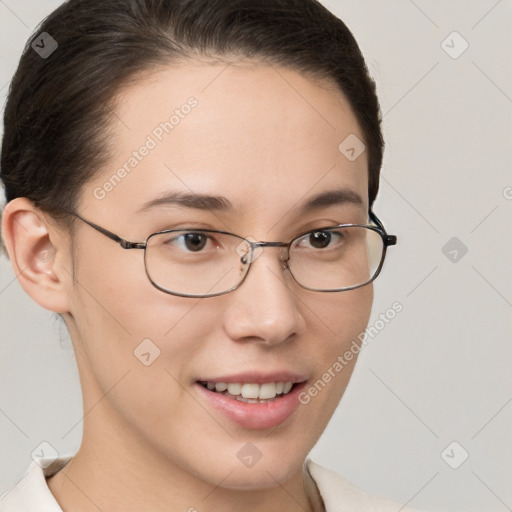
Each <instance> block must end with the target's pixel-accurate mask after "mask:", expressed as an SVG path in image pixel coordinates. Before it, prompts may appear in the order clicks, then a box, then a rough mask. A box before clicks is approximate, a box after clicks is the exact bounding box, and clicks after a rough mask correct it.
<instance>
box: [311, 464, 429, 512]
mask: <svg viewBox="0 0 512 512" xmlns="http://www.w3.org/2000/svg"><path fill="white" fill-rule="evenodd" d="M305 464H306V469H307V470H308V471H309V474H310V475H311V477H312V478H313V480H314V481H315V483H316V486H317V488H318V491H319V493H320V496H321V497H322V499H323V501H324V505H325V511H326V512H397V510H400V511H401V512H420V511H418V510H416V509H413V508H409V507H405V506H404V504H403V503H399V502H397V501H394V500H391V499H388V498H381V497H379V496H375V495H373V494H370V493H368V492H366V491H364V490H362V489H360V488H359V487H357V486H355V485H354V484H352V483H351V482H349V481H348V480H346V479H345V478H343V477H342V476H341V475H339V474H338V473H336V472H335V471H332V470H330V469H327V468H324V467H322V466H320V465H319V464H317V463H316V462H313V461H312V460H311V459H309V458H308V459H306V462H305ZM402 507H403V508H402Z"/></svg>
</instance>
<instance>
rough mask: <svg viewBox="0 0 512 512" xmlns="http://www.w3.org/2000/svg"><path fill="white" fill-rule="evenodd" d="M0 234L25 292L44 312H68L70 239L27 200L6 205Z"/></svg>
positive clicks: (21, 199) (22, 199)
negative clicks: (46, 310)
mask: <svg viewBox="0 0 512 512" xmlns="http://www.w3.org/2000/svg"><path fill="white" fill-rule="evenodd" d="M1 232H2V238H3V241H4V244H5V248H6V250H7V254H8V257H9V260H10V261H11V264H12V267H13V269H14V272H15V274H16V277H17V279H18V281H19V283H20V285H21V286H22V288H23V289H24V290H25V291H26V292H27V293H28V295H30V297H32V298H33V299H34V300H35V301H36V302H37V303H38V304H39V305H40V306H42V307H43V308H45V309H48V310H50V311H54V312H55V313H67V312H69V297H68V293H67V290H69V289H70V287H69V282H70V281H71V279H72V276H71V268H69V267H70V262H69V258H70V256H69V252H70V251H69V250H68V249H69V239H68V240H66V237H64V236H63V235H62V233H61V232H59V231H58V230H57V228H56V227H55V226H54V225H53V224H52V223H50V222H49V221H48V218H47V217H46V215H45V214H44V213H43V212H41V210H39V209H38V208H36V207H35V206H34V204H33V203H32V201H30V200H29V199H27V198H26V197H18V198H16V199H13V200H12V201H10V202H9V203H7V205H6V206H5V208H4V211H3V214H2V230H1ZM63 265H64V266H63ZM66 269H67V270H66Z"/></svg>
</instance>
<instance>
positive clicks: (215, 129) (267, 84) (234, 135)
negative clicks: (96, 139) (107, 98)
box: [86, 61, 368, 213]
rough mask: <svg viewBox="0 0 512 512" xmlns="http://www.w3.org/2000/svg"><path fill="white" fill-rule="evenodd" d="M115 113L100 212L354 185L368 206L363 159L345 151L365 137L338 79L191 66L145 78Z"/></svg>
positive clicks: (122, 97)
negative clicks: (176, 200) (207, 196)
mask: <svg viewBox="0 0 512 512" xmlns="http://www.w3.org/2000/svg"><path fill="white" fill-rule="evenodd" d="M113 114H114V115H113V117H112V123H111V127H110V134H111V136H112V137H111V140H112V141H113V157H112V159H111V160H110V162H109V163H108V166H106V167H105V169H103V170H102V173H101V174H100V175H99V176H98V177H97V178H96V179H95V180H94V182H92V183H91V184H89V186H88V187H87V188H88V192H89V194H88V197H87V198H86V200H87V201H88V203H89V204H88V206H91V207H92V208H93V209H99V210H102V209H104V208H108V207H112V208H116V209H121V210H124V211H126V213H129V212H131V211H135V210H136V209H137V207H138V206H140V205H142V204H143V203H145V202H147V201H149V200H151V199H153V198H154V196H155V194H158V193H161V192H163V191H166V190H173V191H178V192H186V193H198V194H204V193H215V194H219V195H223V196H225V197H228V198H229V199H230V201H232V202H233V203H234V204H235V206H237V207H238V209H239V210H245V209H248V210H250V209H251V208H255V207H256V206H257V205H259V206H258V207H259V208H262V207H263V205H262V204H261V198H262V197H267V204H268V205H270V203H272V202H274V203H275V201H276V200H278V201H280V202H282V203H283V206H285V203H286V202H287V200H289V201H290V202H294V201H295V202H297V200H298V199H300V198H302V197H304V196H306V195H307V194H309V193H310V194H311V195H314V194H316V193H318V192H320V191H321V190H328V189H329V188H333V187H335V188H340V187H349V188H351V189H352V190H354V191H355V192H359V193H360V195H361V196H362V198H363V200H364V201H365V202H366V204H367V183H368V181H367V157H366V152H364V151H363V152H362V153H361V155H360V156H359V157H358V158H356V159H350V158H347V156H346V154H344V153H343V152H342V151H341V149H340V145H341V148H343V143H344V141H345V140H359V141H362V140H363V139H364V137H363V133H362V131H361V129H360V127H359V124H358V122H357V119H356V117H355V116H354V114H353V112H352V109H351V107H350V105H349V103H348V102H347V100H346V98H345V97H344V95H343V94H342V92H341V91H340V90H339V89H338V88H337V87H336V86H335V85H334V84H333V83H331V82H328V81H324V80H322V81H319V80H314V79H312V78H310V77H308V76H306V75H304V74H303V73H301V72H298V71H295V70H293V69H290V68H286V67H280V66H275V65H273V66H271V65H268V64H262V63H254V62H232V63H229V62H220V61H214V62H202V61H196V62H191V61H190V62H188V61H187V62H182V63H180V64H178V65H169V66H166V67H160V68H155V69H154V70H153V72H151V73H148V74H147V75H142V77H139V80H138V81H137V82H134V83H133V84H132V85H131V86H129V87H126V88H124V89H123V90H122V92H120V93H119V94H118V96H117V97H116V101H115V108H114V112H113ZM353 137H356V139H352V138H353ZM347 138H348V139H347ZM120 169H124V172H119V170H120ZM115 174H120V175H121V178H120V179H114V180H112V179H110V178H112V177H114V175H115ZM109 179H110V182H111V185H112V186H107V187H106V188H107V189H108V191H107V194H106V196H105V198H104V199H103V200H102V201H100V202H98V201H94V195H93V194H92V192H93V190H94V189H96V188H97V187H98V186H99V187H103V185H104V184H105V183H106V182H107V181H109ZM284 191H285V192H284ZM273 206H276V205H275V204H274V205H273ZM269 207H270V206H269Z"/></svg>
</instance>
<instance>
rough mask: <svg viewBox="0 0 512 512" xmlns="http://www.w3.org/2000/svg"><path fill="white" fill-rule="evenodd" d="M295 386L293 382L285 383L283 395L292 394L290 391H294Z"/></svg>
mask: <svg viewBox="0 0 512 512" xmlns="http://www.w3.org/2000/svg"><path fill="white" fill-rule="evenodd" d="M292 386H293V384H292V383H291V382H285V383H284V387H283V393H284V394H285V395H286V393H289V392H290V389H292Z"/></svg>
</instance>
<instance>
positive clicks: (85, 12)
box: [0, 0, 384, 229]
mask: <svg viewBox="0 0 512 512" xmlns="http://www.w3.org/2000/svg"><path fill="white" fill-rule="evenodd" d="M45 32H46V33H48V34H49V35H50V36H51V37H52V38H53V39H54V40H55V41H56V42H57V44H58V48H57V49H56V50H55V51H54V52H53V53H52V54H51V55H50V56H49V57H48V58H42V57H41V56H40V55H39V54H38V53H37V52H36V51H35V49H34V48H33V47H32V43H33V42H35V41H38V40H39V38H40V34H42V33H45ZM198 56H205V57H214V58H215V57H221V58H222V57H223V56H239V57H240V58H250V59H256V60H258V61H262V62H268V63H272V64H280V65H285V66H288V67H290V68H293V69H295V70H298V71H300V72H304V73H307V74H310V75H311V76H314V77H315V78H319V79H327V80H330V81H334V83H336V84H337V85H338V86H339V88H340V89H341V91H343V93H344V95H345V97H346V98H347V100H348V102H349V103H350V105H351V107H352V110H353V112H354V114H355V116H356V118H357V120H358V122H359V124H360V126H361V129H362V131H363V134H364V138H365V144H366V146H367V151H368V161H369V168H368V172H369V189H368V197H369V204H370V205H372V204H373V201H374V199H375V197H376V195H377V191H378V187H379V173H380V167H381V164H382V155H383V148H384V143H383V139H382V133H381V113H380V108H379V103H378V99H377V95H376V87H375V83H374V81H373V80H372V78H371V77H370V75H369V73H368V69H367V67H366V64H365V61H364V58H363V56H362V54H361V51H360V49H359V47H358V45H357V43H356V41H355V39H354V37H353V36H352V34H351V32H350V31H349V29H348V28H347V27H346V26H345V24H344V23H343V22H342V21H341V20H340V19H339V18H337V17H336V16H334V14H332V13H331V12H330V11H328V10H327V9H326V8H325V7H324V6H322V5H321V4H320V3H319V2H318V1H316V0H101V1H95V0H68V1H67V2H65V3H64V4H62V5H61V6H60V7H59V8H58V9H56V10H55V11H54V12H53V13H52V14H50V15H49V16H48V17H47V18H46V19H45V20H43V21H42V22H41V24H40V25H39V27H37V29H36V30H35V31H34V33H33V36H32V37H31V38H30V40H29V41H28V42H27V44H26V46H25V48H24V51H23V55H22V56H21V59H20V62H19V66H18V68H17V70H16V73H15V75H14V77H13V79H12V82H11V84H10V89H9V93H8V98H7V103H6V107H5V114H4V136H3V141H2V153H1V161H0V172H1V174H0V177H1V180H2V182H3V184H4V187H5V194H6V199H7V202H8V201H11V200H12V199H14V198H16V197H27V198H29V199H30V200H31V201H33V203H34V204H35V205H36V206H37V207H39V208H41V210H43V211H46V212H48V213H50V214H52V215H53V216H54V217H55V218H56V219H57V220H61V221H65V222H66V225H67V226H68V227H69V228H70V229H71V228H72V225H73V222H72V221H73V217H68V216H67V215H65V214H63V212H62V211H61V209H62V208H63V209H67V210H71V211H74V210H75V207H76V205H77V202H78V197H79V195H80V191H81V189H82V187H83V185H84V184H85V183H86V182H88V181H89V180H90V179H92V178H93V177H94V176H95V174H96V173H97V172H98V171H99V170H100V169H101V167H102V166H103V165H104V164H105V163H106V162H107V161H108V160H109V137H108V126H109V119H111V116H112V107H113V100H114V98H115V96H116V94H117V93H118V92H119V91H120V90H121V88H123V87H125V86H127V85H129V84H130V83H132V81H133V80H135V79H137V78H144V76H148V75H149V74H150V73H151V72H152V70H154V69H155V68H157V67H161V66H164V65H172V63H173V62H177V61H178V60H183V59H187V58H192V59H193V58H194V57H198ZM340 142H341V141H340Z"/></svg>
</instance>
